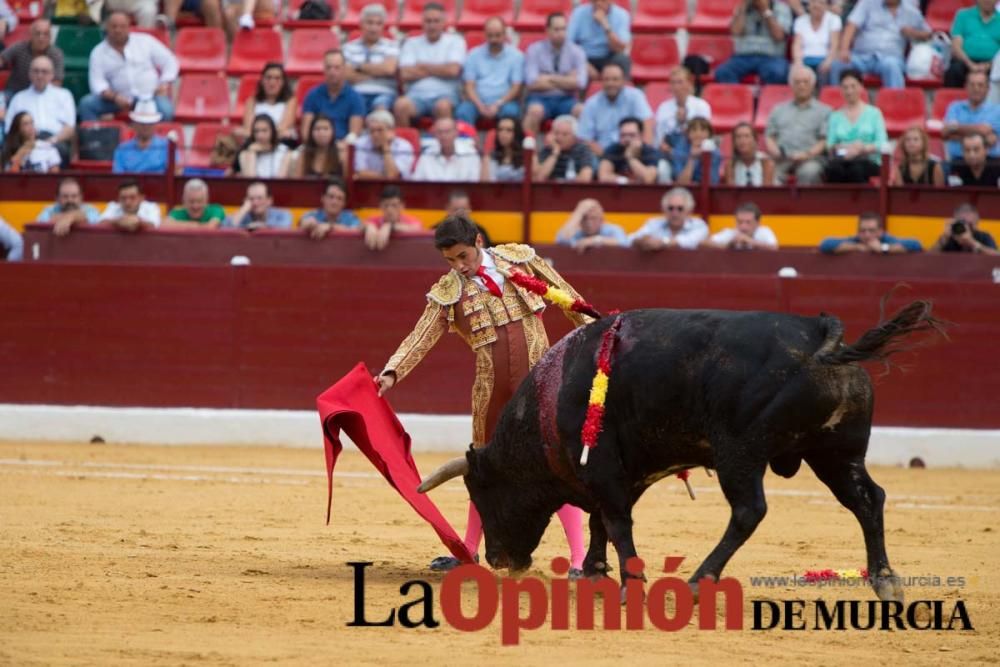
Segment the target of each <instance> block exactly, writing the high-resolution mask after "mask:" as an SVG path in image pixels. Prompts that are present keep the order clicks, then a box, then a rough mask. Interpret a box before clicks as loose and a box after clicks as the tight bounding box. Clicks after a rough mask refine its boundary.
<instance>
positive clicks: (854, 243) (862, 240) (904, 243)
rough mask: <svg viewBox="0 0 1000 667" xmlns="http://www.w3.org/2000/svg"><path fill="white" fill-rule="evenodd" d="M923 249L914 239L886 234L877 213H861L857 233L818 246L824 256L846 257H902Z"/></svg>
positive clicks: (829, 239) (830, 239) (831, 239)
mask: <svg viewBox="0 0 1000 667" xmlns="http://www.w3.org/2000/svg"><path fill="white" fill-rule="evenodd" d="M921 250H923V248H922V247H921V245H920V241H917V240H916V239H902V238H896V237H895V236H893V235H892V234H887V233H886V232H885V228H884V227H883V226H882V218H881V217H879V214H878V213H872V212H867V213H862V214H861V215H860V216H858V233H857V234H856V235H854V236H849V237H847V238H828V239H824V240H823V242H822V243H820V244H819V251H820V252H821V253H823V254H825V255H847V254H854V253H867V254H870V255H904V254H906V253H910V252H920V251H921Z"/></svg>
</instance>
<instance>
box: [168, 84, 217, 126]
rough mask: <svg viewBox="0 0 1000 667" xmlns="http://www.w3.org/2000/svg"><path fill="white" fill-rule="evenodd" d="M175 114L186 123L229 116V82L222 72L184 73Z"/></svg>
mask: <svg viewBox="0 0 1000 667" xmlns="http://www.w3.org/2000/svg"><path fill="white" fill-rule="evenodd" d="M174 115H175V117H176V118H177V120H179V121H181V122H185V123H198V122H201V121H211V120H217V121H221V120H225V119H226V118H227V117H229V84H228V83H227V82H226V79H225V77H224V76H222V73H221V72H220V73H219V74H185V75H183V76H182V77H181V85H180V91H179V92H178V93H177V109H176V111H175V114H174Z"/></svg>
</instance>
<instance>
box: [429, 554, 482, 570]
mask: <svg viewBox="0 0 1000 667" xmlns="http://www.w3.org/2000/svg"><path fill="white" fill-rule="evenodd" d="M476 562H477V563H478V562H479V554H476ZM461 564H462V561H460V560H458V559H457V558H455V557H454V556H438V557H437V558H435V559H434V560H432V561H431V571H432V572H447V571H449V570H453V569H455V568H456V567H458V566H459V565H461Z"/></svg>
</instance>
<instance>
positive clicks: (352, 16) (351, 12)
mask: <svg viewBox="0 0 1000 667" xmlns="http://www.w3.org/2000/svg"><path fill="white" fill-rule="evenodd" d="M373 2H377V3H379V4H381V5H382V6H383V7H385V13H386V17H385V25H386V27H389V26H393V25H396V18H397V17H398V16H399V10H398V5H397V4H396V2H395V0H347V11H346V12H345V13H344V17H343V18H342V19H341V20H340V25H341V27H342V28H345V29H347V30H352V29H354V28H357V27H358V26H360V25H361V10H362V9H364V8H365V5H369V4H371V3H373ZM338 4H339V3H338Z"/></svg>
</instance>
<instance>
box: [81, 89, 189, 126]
mask: <svg viewBox="0 0 1000 667" xmlns="http://www.w3.org/2000/svg"><path fill="white" fill-rule="evenodd" d="M154 101H155V102H156V110H157V111H159V112H160V113H161V114H163V120H173V119H174V104H173V102H171V101H170V98H169V97H161V96H159V95H157V96H156V97H155V98H154ZM77 112H78V114H79V116H80V120H81V121H85V120H100V119H101V116H103V115H104V114H116V113H118V105H117V104H115V103H114V102H112V101H111V100H106V99H104V98H103V97H101V96H100V95H93V94H90V95H85V96H84V98H83V99H82V100H80V104H79V105H77Z"/></svg>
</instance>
